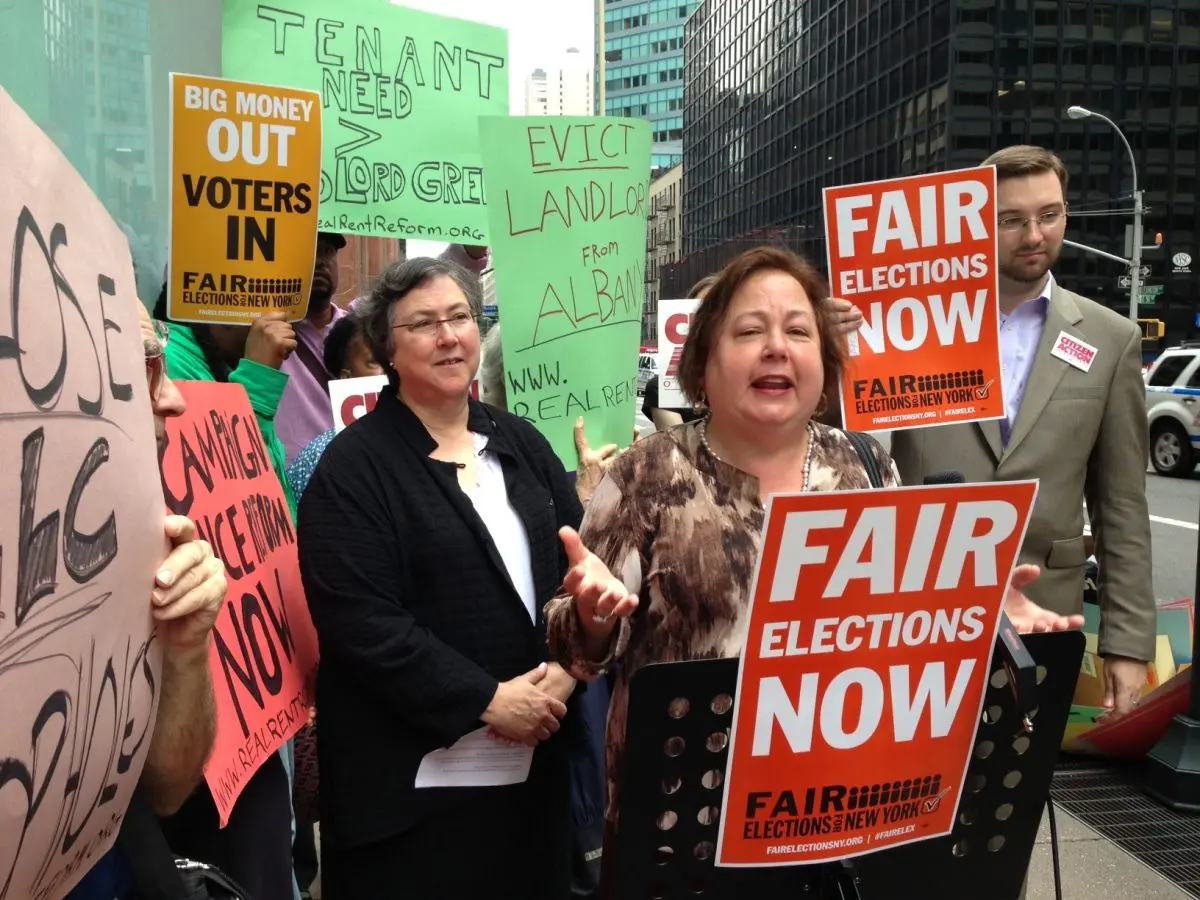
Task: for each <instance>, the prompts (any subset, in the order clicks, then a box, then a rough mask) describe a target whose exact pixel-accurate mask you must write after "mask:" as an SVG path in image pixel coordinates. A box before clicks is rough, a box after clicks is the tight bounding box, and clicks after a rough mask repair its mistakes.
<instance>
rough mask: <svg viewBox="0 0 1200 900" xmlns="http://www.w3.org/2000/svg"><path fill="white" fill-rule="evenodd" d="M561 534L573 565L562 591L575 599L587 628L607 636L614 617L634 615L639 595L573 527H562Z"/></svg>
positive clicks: (610, 630) (604, 636)
mask: <svg viewBox="0 0 1200 900" xmlns="http://www.w3.org/2000/svg"><path fill="white" fill-rule="evenodd" d="M558 536H559V538H560V539H561V540H562V542H563V547H565V548H566V551H567V561H568V562H569V563H570V564H571V568H570V570H569V571H568V572H567V577H566V578H564V579H563V590H564V591H566V592H567V593H568V594H570V595H571V596H572V597H573V598H574V599H575V609H576V611H577V612H578V614H579V621H580V622H581V623H582V625H583V628H584V630H585V631H586V632H587V633H588V634H589V635H591V636H592V637H594V638H600V639H603V638H607V637H608V636H609V634H611V633H612V629H613V625H614V624H615V623H614V622H613V619H624V618H626V617H628V616H631V615H633V613H634V611H635V610H636V609H637V607H638V598H637V594H631V593H629V591H628V590H626V588H625V585H624V584H622V583H621V580H620V579H619V578H617V577H616V576H615V575H613V574H612V572H610V571H608V566H606V565H604V563H602V562H601V561H600V557H598V556H596V554H594V553H592V551H591V550H589V549H588V548H587V547H585V546H583V541H582V540H580V538H579V532H577V531H576V530H575V529H574V528H561V529H559V532H558Z"/></svg>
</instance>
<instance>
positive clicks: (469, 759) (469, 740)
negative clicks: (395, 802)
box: [414, 728, 533, 788]
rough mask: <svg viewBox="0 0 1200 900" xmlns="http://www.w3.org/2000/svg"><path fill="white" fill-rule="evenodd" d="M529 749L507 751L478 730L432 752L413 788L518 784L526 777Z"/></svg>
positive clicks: (520, 748)
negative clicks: (449, 745)
mask: <svg viewBox="0 0 1200 900" xmlns="http://www.w3.org/2000/svg"><path fill="white" fill-rule="evenodd" d="M532 762H533V748H532V747H524V746H521V747H509V746H507V745H506V744H502V743H500V742H499V741H494V740H492V739H491V738H490V737H488V729H487V728H480V729H479V730H478V731H472V732H471V733H470V734H468V735H466V736H465V737H462V738H459V740H458V741H457V742H455V743H454V745H453V746H451V747H447V748H446V749H445V750H434V751H433V752H432V753H430V754H428V755H427V756H426V757H425V758H424V759H423V760H421V766H420V768H418V769H417V780H416V784H415V785H414V787H417V788H439V787H441V788H445V787H497V786H499V785H504V784H520V783H521V782H523V781H524V780H525V779H526V778H528V777H529V766H530V763H532Z"/></svg>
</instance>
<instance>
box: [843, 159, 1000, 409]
mask: <svg viewBox="0 0 1200 900" xmlns="http://www.w3.org/2000/svg"><path fill="white" fill-rule="evenodd" d="M995 194H996V170H995V169H994V168H992V167H990V166H989V167H986V168H975V169H963V170H961V171H956V172H941V173H937V174H933V175H917V176H913V177H911V178H896V179H892V180H889V181H877V182H873V183H870V184H855V185H848V186H845V187H836V188H826V189H825V231H826V243H827V246H828V254H829V256H828V261H829V278H830V289H831V291H832V293H833V296H835V297H840V298H842V299H845V300H849V301H851V302H852V303H854V304H855V305H856V306H857V307H858V308H859V309H860V310H861V311H862V314H863V316H864V319H865V321H864V324H863V325H862V327H861V328H860V329H859V331H858V332H857V333H856V334H853V335H851V339H850V347H849V349H850V357H851V359H850V364H849V365H848V366H847V367H846V369H845V371H844V372H843V374H842V385H841V389H842V417H843V419H842V421H843V422H844V423H845V427H846V428H847V429H848V430H852V431H884V430H889V429H894V428H913V427H919V426H925V425H946V424H952V423H956V422H978V421H982V420H985V419H1000V418H1003V417H1004V391H1003V387H1002V382H1001V379H1000V318H999V316H1000V306H999V297H998V281H997V268H996V231H997V228H996V202H995Z"/></svg>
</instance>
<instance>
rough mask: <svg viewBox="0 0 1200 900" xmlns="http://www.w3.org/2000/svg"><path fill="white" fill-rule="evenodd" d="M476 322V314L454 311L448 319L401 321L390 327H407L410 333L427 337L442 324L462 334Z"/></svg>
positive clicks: (433, 333) (477, 319) (477, 320)
mask: <svg viewBox="0 0 1200 900" xmlns="http://www.w3.org/2000/svg"><path fill="white" fill-rule="evenodd" d="M478 323H479V317H478V316H473V315H471V314H470V313H465V312H460V313H455V314H454V315H452V316H451V317H450V318H448V319H418V320H417V321H416V322H403V323H401V324H399V325H393V326H392V328H407V329H408V330H409V332H411V333H412V334H415V335H417V336H418V337H426V338H427V337H433V336H434V335H435V334H437V333H438V329H439V328H441V327H442V326H443V325H449V326H450V329H451V330H452V331H454V332H455V333H456V334H462V333H463V332H464V331H466V330H467V328H468V327H469V326H471V325H473V324H476V325H477V324H478Z"/></svg>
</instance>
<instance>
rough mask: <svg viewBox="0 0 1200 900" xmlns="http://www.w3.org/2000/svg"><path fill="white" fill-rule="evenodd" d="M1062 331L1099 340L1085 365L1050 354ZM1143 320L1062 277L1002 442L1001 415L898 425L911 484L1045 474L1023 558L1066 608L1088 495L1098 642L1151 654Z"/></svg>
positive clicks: (1077, 592)
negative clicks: (941, 477)
mask: <svg viewBox="0 0 1200 900" xmlns="http://www.w3.org/2000/svg"><path fill="white" fill-rule="evenodd" d="M1062 332H1066V333H1067V334H1068V335H1072V336H1075V337H1078V338H1080V339H1081V340H1082V341H1084V342H1085V343H1087V344H1090V345H1091V346H1092V347H1094V348H1096V356H1095V358H1094V360H1093V362H1092V366H1091V368H1090V369H1089V370H1088V371H1087V372H1084V371H1081V370H1080V369H1077V368H1075V367H1074V366H1071V365H1069V364H1068V363H1066V362H1064V361H1063V360H1061V359H1058V358H1057V357H1054V356H1052V355H1051V353H1050V350H1051V348H1053V347H1054V345H1055V342H1056V341H1057V339H1058V336H1059V334H1060V333H1062ZM1141 373H1142V340H1141V333H1140V331H1139V329H1138V328H1137V326H1136V325H1135V324H1134V323H1133V322H1131V321H1129V320H1128V319H1126V318H1123V317H1122V316H1120V315H1118V314H1117V313H1115V312H1113V311H1112V310H1110V309H1107V308H1105V307H1103V306H1100V305H1099V304H1098V303H1093V302H1092V301H1091V300H1087V299H1085V298H1084V297H1080V296H1079V295H1078V294H1073V293H1071V292H1070V291H1067V290H1064V289H1063V288H1061V287H1059V286H1058V285H1057V284H1056V285H1055V286H1054V289H1053V290H1052V292H1051V295H1050V302H1049V305H1048V308H1047V315H1046V326H1045V330H1044V331H1043V333H1042V338H1041V341H1040V343H1039V344H1038V349H1037V354H1036V356H1035V357H1034V361H1033V367H1032V370H1031V372H1030V376H1029V381H1028V382H1027V384H1026V387H1025V394H1024V396H1023V397H1022V400H1021V407H1020V410H1019V412H1018V414H1017V420H1016V422H1015V423H1014V424H1013V428H1012V432H1011V435H1010V438H1009V442H1008V445H1007V446H1004V445H1003V444H1002V442H1001V437H1000V423H999V422H996V421H992V422H981V423H968V424H963V425H943V426H939V427H935V428H924V429H913V430H907V431H898V432H896V433H895V434H894V435H893V436H892V456H893V458H894V459H895V460H896V464H897V466H898V467H899V470H900V476H901V478H902V479H903V481H904V483H905V484H920V483H921V481H922V479H923V478H924V477H925V476H927V475H931V474H933V473H936V472H962V474H963V475H964V476H965V478H966V480H967V481H969V482H984V481H1020V480H1023V479H1031V478H1036V479H1039V485H1038V495H1037V503H1036V505H1035V507H1034V511H1033V517H1032V519H1031V520H1030V522H1029V528H1028V531H1027V533H1026V536H1025V543H1024V545H1023V547H1022V549H1021V557H1020V560H1021V562H1022V563H1035V564H1037V565H1039V566H1041V567H1042V575H1041V578H1039V579H1038V581H1037V582H1036V583H1035V584H1034V585H1032V586H1031V587H1030V588H1029V590H1028V592H1027V593H1028V594H1029V596H1030V598H1031V599H1033V600H1034V602H1036V603H1039V604H1041V605H1042V606H1045V607H1047V608H1049V609H1053V610H1055V611H1057V612H1060V613H1063V614H1070V613H1075V612H1079V610H1080V609H1081V608H1082V604H1083V589H1084V575H1085V571H1086V569H1085V567H1086V563H1087V558H1086V553H1085V550H1084V542H1083V537H1082V535H1083V504H1084V500H1085V498H1086V501H1087V511H1088V517H1089V518H1090V520H1091V526H1092V534H1093V536H1094V538H1095V540H1096V557H1097V560H1098V562H1099V566H1100V579H1101V584H1100V609H1101V625H1100V647H1099V648H1100V652H1101V654H1103V655H1108V656H1128V657H1132V658H1134V659H1142V660H1151V659H1153V658H1154V642H1155V634H1156V632H1157V624H1156V611H1155V604H1154V590H1153V585H1152V583H1151V582H1152V566H1151V559H1150V519H1149V510H1148V509H1147V506H1146V460H1147V457H1148V443H1149V438H1148V434H1147V426H1146V392H1145V386H1144V383H1143V381H1142V374H1141Z"/></svg>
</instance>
